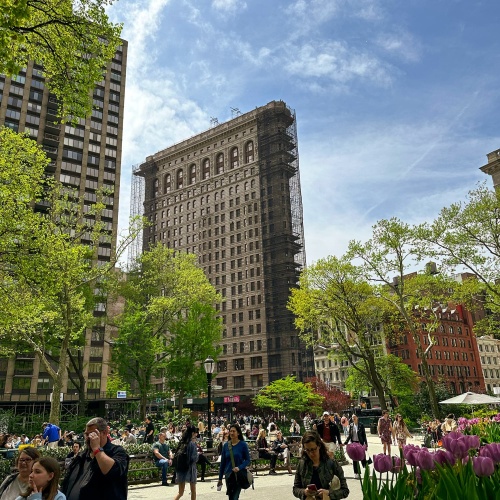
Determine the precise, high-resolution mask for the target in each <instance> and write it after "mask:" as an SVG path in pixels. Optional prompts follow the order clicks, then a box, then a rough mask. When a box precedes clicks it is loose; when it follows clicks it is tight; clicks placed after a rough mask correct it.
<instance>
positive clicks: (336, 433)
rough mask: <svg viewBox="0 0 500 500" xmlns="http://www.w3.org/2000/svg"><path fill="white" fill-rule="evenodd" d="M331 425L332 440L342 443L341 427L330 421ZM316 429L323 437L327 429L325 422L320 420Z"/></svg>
mask: <svg viewBox="0 0 500 500" xmlns="http://www.w3.org/2000/svg"><path fill="white" fill-rule="evenodd" d="M329 427H330V437H331V439H332V441H331V442H332V443H338V444H342V441H341V440H340V431H339V428H338V427H337V426H336V425H335V424H334V423H333V422H330V423H329ZM316 430H317V431H318V434H319V435H320V436H321V439H323V432H324V430H325V423H324V422H320V423H319V424H318V425H317V427H316Z"/></svg>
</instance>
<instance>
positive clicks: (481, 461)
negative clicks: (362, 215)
mask: <svg viewBox="0 0 500 500" xmlns="http://www.w3.org/2000/svg"><path fill="white" fill-rule="evenodd" d="M472 466H473V467H474V472H475V473H476V476H479V477H486V476H491V475H492V474H493V472H495V463H494V462H493V460H492V459H491V458H490V457H474V459H473V460H472Z"/></svg>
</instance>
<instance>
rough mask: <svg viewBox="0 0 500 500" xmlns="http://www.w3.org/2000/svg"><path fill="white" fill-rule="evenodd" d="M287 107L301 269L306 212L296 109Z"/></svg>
mask: <svg viewBox="0 0 500 500" xmlns="http://www.w3.org/2000/svg"><path fill="white" fill-rule="evenodd" d="M287 108H288V110H289V111H290V114H291V115H292V118H293V121H292V123H291V125H290V126H288V127H287V129H286V133H287V134H288V135H289V136H290V137H291V138H292V143H293V149H292V150H291V153H292V154H293V156H294V160H293V161H292V162H291V165H292V166H293V167H294V169H295V174H294V175H292V177H290V180H289V186H290V208H291V212H292V231H293V234H294V235H295V236H296V238H297V243H298V244H299V245H300V251H299V252H297V253H296V254H295V262H296V263H297V264H298V265H299V266H300V268H301V269H303V268H305V267H306V246H305V241H304V212H303V208H302V194H301V193H302V192H301V188H300V170H299V149H298V141H297V120H296V116H295V110H293V109H292V108H290V107H288V106H287Z"/></svg>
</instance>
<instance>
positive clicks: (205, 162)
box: [203, 158, 210, 179]
mask: <svg viewBox="0 0 500 500" xmlns="http://www.w3.org/2000/svg"><path fill="white" fill-rule="evenodd" d="M209 177H210V160H209V159H208V158H207V159H206V160H203V179H208V178H209Z"/></svg>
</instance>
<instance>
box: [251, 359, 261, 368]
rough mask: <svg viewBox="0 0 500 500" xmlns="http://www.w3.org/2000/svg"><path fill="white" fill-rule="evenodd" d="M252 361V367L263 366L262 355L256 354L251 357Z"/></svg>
mask: <svg viewBox="0 0 500 500" xmlns="http://www.w3.org/2000/svg"><path fill="white" fill-rule="evenodd" d="M250 363H251V367H252V369H255V368H262V356H255V357H253V358H250Z"/></svg>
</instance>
